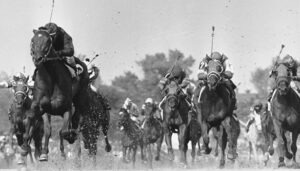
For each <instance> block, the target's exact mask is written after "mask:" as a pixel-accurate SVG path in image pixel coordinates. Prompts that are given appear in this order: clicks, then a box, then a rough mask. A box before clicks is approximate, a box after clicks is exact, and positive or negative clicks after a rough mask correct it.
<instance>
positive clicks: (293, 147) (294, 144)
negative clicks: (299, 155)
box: [291, 131, 298, 163]
mask: <svg viewBox="0 0 300 171" xmlns="http://www.w3.org/2000/svg"><path fill="white" fill-rule="evenodd" d="M297 139H298V132H297V131H294V132H293V133H292V145H291V150H292V152H293V161H294V163H296V152H297Z"/></svg>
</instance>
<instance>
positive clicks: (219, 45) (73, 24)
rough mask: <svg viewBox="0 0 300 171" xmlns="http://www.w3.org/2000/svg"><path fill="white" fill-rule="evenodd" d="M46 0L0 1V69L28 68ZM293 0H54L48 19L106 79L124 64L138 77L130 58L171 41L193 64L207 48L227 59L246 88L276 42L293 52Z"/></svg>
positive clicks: (296, 43)
mask: <svg viewBox="0 0 300 171" xmlns="http://www.w3.org/2000/svg"><path fill="white" fill-rule="evenodd" d="M51 6H52V0H26V1H24V0H1V1H0V21H1V26H0V37H1V40H0V59H1V62H0V70H3V71H6V72H8V73H13V72H17V71H20V70H22V68H23V66H25V67H26V72H27V73H32V71H33V69H34V66H33V62H32V59H31V56H30V48H29V45H30V39H31V37H32V36H33V32H32V30H33V29H36V28H38V27H39V26H42V25H44V24H46V23H47V22H49V21H50V13H51ZM299 12H300V1H298V0H188V1H183V0H151V1H150V0H148V1H145V0H55V3H54V11H53V16H52V21H53V22H55V23H57V24H58V25H59V26H61V27H63V28H64V29H65V30H66V31H67V32H68V33H69V34H70V35H71V36H72V37H73V43H74V46H75V53H76V54H86V55H88V56H90V57H92V56H93V55H95V53H99V55H100V56H99V58H97V59H96V60H95V64H96V65H98V66H99V67H100V70H101V77H102V80H103V81H104V82H105V83H106V84H110V82H111V81H112V80H113V79H114V77H115V76H119V75H122V74H123V73H124V72H125V71H132V72H134V73H136V74H137V75H138V76H139V77H142V76H143V74H142V72H141V71H142V70H141V68H139V67H138V66H137V65H136V61H138V60H141V59H143V58H144V57H145V55H146V54H155V53H158V52H163V53H168V51H169V50H170V49H178V50H179V51H181V52H183V53H184V54H185V55H186V56H190V55H191V56H193V57H194V58H195V59H196V63H195V65H194V66H193V68H192V70H193V71H194V74H192V75H191V77H192V78H196V74H195V73H196V72H197V67H198V64H199V62H200V60H201V59H202V58H203V57H204V56H205V54H209V53H210V49H211V27H212V26H215V39H214V51H219V52H221V53H224V54H225V55H226V56H228V57H229V58H230V61H231V63H232V65H233V66H234V71H235V73H234V78H233V81H234V82H235V83H236V84H238V86H239V90H240V91H244V90H247V89H250V90H252V91H254V90H253V85H252V84H251V82H250V78H251V73H252V72H253V71H254V70H255V69H256V68H257V67H267V66H269V65H270V64H271V60H272V58H273V57H275V56H276V55H277V54H278V52H279V50H280V46H281V44H285V46H286V47H285V49H284V51H283V55H285V54H290V55H292V56H294V57H295V58H296V59H298V60H299V58H300V56H298V54H300V48H299V47H300V27H299V26H300V25H299V24H300V20H299Z"/></svg>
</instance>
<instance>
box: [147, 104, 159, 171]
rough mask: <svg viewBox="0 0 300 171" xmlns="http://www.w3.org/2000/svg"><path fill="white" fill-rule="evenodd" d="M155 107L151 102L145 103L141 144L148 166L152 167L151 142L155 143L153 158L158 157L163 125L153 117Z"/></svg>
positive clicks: (156, 158) (157, 158)
mask: <svg viewBox="0 0 300 171" xmlns="http://www.w3.org/2000/svg"><path fill="white" fill-rule="evenodd" d="M155 112H156V108H154V107H153V105H152V104H150V105H149V104H146V105H145V120H144V122H143V125H142V129H143V133H144V134H143V146H144V147H146V148H147V152H148V162H149V167H150V168H152V167H153V166H152V149H151V144H154V143H156V144H157V151H156V157H155V160H159V159H160V150H161V144H162V142H163V139H164V133H163V127H162V123H161V121H160V120H158V119H156V118H154V114H155Z"/></svg>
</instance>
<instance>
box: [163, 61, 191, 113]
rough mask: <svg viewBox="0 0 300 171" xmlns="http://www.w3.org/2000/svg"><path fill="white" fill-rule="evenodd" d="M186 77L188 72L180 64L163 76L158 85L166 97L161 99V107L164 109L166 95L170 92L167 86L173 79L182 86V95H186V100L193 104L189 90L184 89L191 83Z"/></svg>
mask: <svg viewBox="0 0 300 171" xmlns="http://www.w3.org/2000/svg"><path fill="white" fill-rule="evenodd" d="M185 77H186V73H185V71H184V70H183V68H182V67H181V66H179V65H174V66H173V67H172V68H171V69H170V70H169V71H168V73H167V75H166V76H165V77H164V78H162V79H161V80H160V82H159V85H158V87H159V88H160V89H161V91H162V94H163V96H164V98H163V99H162V100H161V102H160V103H159V109H160V110H162V105H163V104H164V102H165V100H166V95H167V94H168V92H166V86H167V85H168V84H169V83H170V82H171V81H175V82H176V83H177V84H178V85H179V87H180V88H181V90H182V91H180V95H182V96H184V97H185V100H186V102H187V103H188V104H189V105H190V106H192V104H191V99H190V97H189V95H188V91H183V89H185V88H188V85H189V83H190V82H189V81H188V80H185Z"/></svg>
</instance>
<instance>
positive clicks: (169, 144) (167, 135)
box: [164, 126, 174, 161]
mask: <svg viewBox="0 0 300 171" xmlns="http://www.w3.org/2000/svg"><path fill="white" fill-rule="evenodd" d="M164 134H165V141H166V144H167V148H168V155H169V157H170V158H169V159H170V160H171V161H173V160H174V152H173V148H172V132H171V131H170V130H169V128H168V127H167V126H165V128H164Z"/></svg>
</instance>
